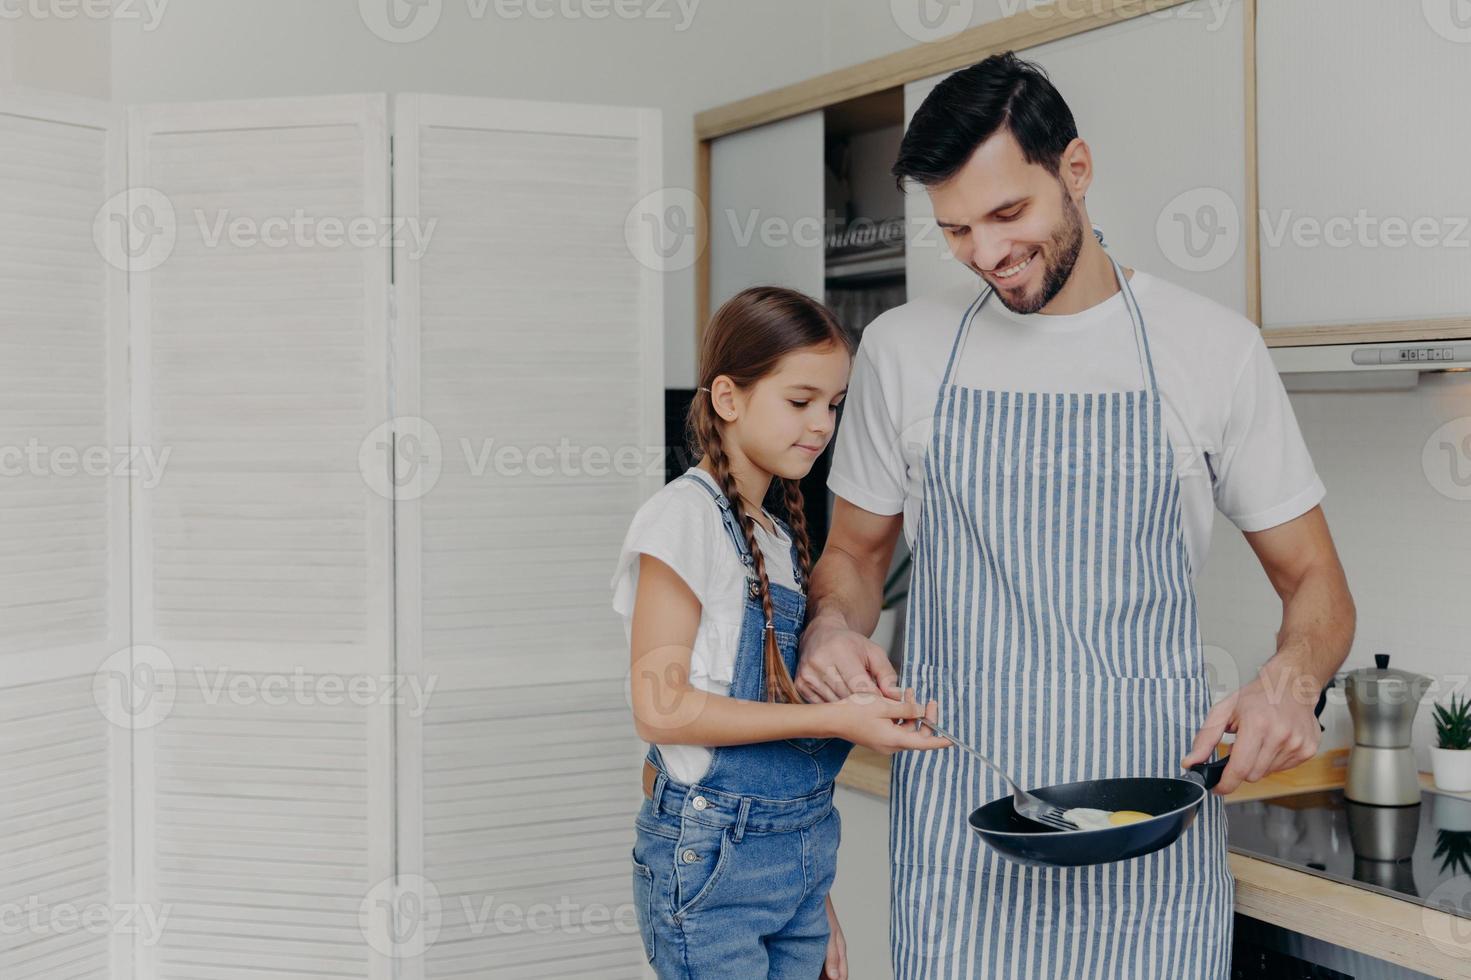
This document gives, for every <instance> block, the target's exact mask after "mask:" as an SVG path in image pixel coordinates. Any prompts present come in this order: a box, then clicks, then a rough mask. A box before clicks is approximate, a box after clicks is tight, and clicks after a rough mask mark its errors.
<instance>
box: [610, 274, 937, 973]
mask: <svg viewBox="0 0 1471 980" xmlns="http://www.w3.org/2000/svg"><path fill="white" fill-rule="evenodd" d="M852 353H853V351H852V340H851V339H850V338H849V336H848V334H847V333H846V332H845V331H844V330H843V329H842V327H841V326H840V325H839V324H838V322H837V321H836V319H834V317H833V316H832V314H831V313H830V312H829V311H828V310H827V309H826V308H825V307H823V306H822V305H821V304H820V303H818V302H816V301H815V300H813V299H811V298H809V297H807V296H805V295H803V294H801V293H798V292H794V291H792V290H789V289H780V288H775V287H757V288H753V289H747V290H745V291H744V292H742V293H739V294H738V295H736V296H734V297H733V298H731V299H730V300H729V301H728V302H726V303H725V304H724V305H723V306H721V308H720V309H719V310H718V311H717V312H716V314H715V316H714V317H713V318H712V320H711V322H710V325H709V327H708V329H707V330H706V332H705V337H704V341H703V345H702V348H701V350H700V361H699V377H700V387H699V390H698V392H696V396H697V397H696V398H695V400H694V403H693V405H692V406H691V408H690V415H689V420H688V421H689V430H690V434H691V441H692V443H693V445H694V448H695V449H697V450H698V453H699V455H700V457H701V458H700V461H699V463H698V464H697V465H695V466H692V467H690V468H689V470H687V471H686V472H685V473H684V474H683V475H681V476H680V477H678V478H677V479H675V480H674V481H673V482H672V483H670V484H669V485H667V486H665V487H664V488H663V489H661V490H660V491H659V492H658V493H656V494H655V495H654V496H653V497H651V498H650V499H649V500H648V502H647V503H645V504H644V505H643V507H641V508H640V509H639V511H638V514H637V515H636V516H635V517H634V519H633V523H632V526H631V527H630V528H629V531H628V535H627V538H626V539H625V541H624V544H623V550H622V554H621V555H620V558H619V564H618V570H617V572H616V573H615V575H614V580H613V584H614V600H613V606H614V608H615V609H617V610H618V611H619V612H620V613H622V614H623V615H624V616H625V617H628V619H629V622H628V623H627V625H628V629H629V638H630V647H631V651H632V672H631V675H630V692H629V693H630V696H631V699H632V704H633V712H634V719H635V722H636V725H637V727H638V732H639V735H640V736H641V737H643V738H644V739H645V740H647V741H649V742H650V743H653V744H652V745H651V747H650V749H649V754H648V758H647V760H646V761H645V763H644V796H645V799H644V802H643V805H642V807H641V809H640V810H639V813H638V817H637V819H636V821H635V828H636V834H635V843H634V847H633V894H634V903H635V908H636V910H637V915H638V921H639V926H640V929H641V930H642V933H643V941H644V948H645V952H646V953H647V954H648V956H649V961H650V962H651V963H652V965H653V967H654V969H655V971H656V972H657V974H658V976H659V977H660V978H661V980H675V978H679V980H730V978H740V980H760V978H763V977H765V978H769V980H787V978H792V980H817V978H819V977H826V978H831V980H846V977H847V964H846V950H845V946H844V943H843V936H842V932H841V930H840V929H839V928H838V925H837V919H836V916H835V914H834V912H833V909H832V903H831V901H830V900H829V899H828V894H827V893H828V889H829V887H830V886H831V884H832V880H833V873H834V870H835V868H836V864H837V848H838V837H839V819H838V812H837V810H836V809H834V808H833V779H834V777H835V776H837V774H838V770H839V769H840V768H841V767H842V764H843V760H844V759H845V758H846V757H847V754H848V750H849V749H850V748H852V743H854V742H858V743H861V744H864V745H869V746H871V747H873V748H875V749H878V750H879V751H882V752H885V753H892V752H894V751H896V750H899V749H930V748H943V747H945V746H947V745H948V744H949V743H948V742H946V741H945V740H943V739H940V738H937V737H934V736H931V735H927V734H923V733H921V732H916V731H913V730H912V726H911V728H905V727H904V725H903V720H904V719H914V718H918V717H921V716H925V715H926V709H925V707H923V706H920V705H918V704H915V703H913V699H912V696H910V694H909V692H906V698H905V700H904V701H894V700H888V699H885V698H883V697H882V696H880V695H877V694H855V695H852V696H851V697H849V698H847V699H845V700H843V701H836V702H832V703H828V704H805V703H803V701H802V698H801V696H800V695H799V694H798V693H797V690H796V688H795V687H794V685H793V682H792V676H793V673H794V672H795V670H796V666H797V641H798V637H799V635H800V634H801V632H802V627H803V617H804V614H805V612H806V596H805V594H804V592H803V586H804V583H805V582H806V580H807V577H808V575H809V574H810V572H811V548H810V544H809V542H808V540H807V529H806V523H805V521H804V519H803V512H802V493H801V490H800V489H799V487H798V481H799V480H801V478H802V477H803V476H805V475H806V474H807V472H808V471H809V470H810V469H811V468H812V464H813V462H814V461H815V460H816V459H817V457H818V455H819V454H820V453H821V452H822V451H823V449H824V447H825V446H826V445H827V443H828V441H829V439H830V438H831V437H832V434H833V426H834V423H835V421H836V413H837V406H838V403H839V402H841V401H842V399H843V394H844V393H845V392H846V391H847V385H848V371H849V367H850V364H851V358H852ZM773 477H774V478H776V479H778V480H779V481H780V487H781V494H782V498H783V501H784V504H785V511H786V514H787V517H788V520H790V521H791V527H790V528H788V526H787V524H786V523H784V522H783V521H781V520H780V519H778V518H777V517H776V516H775V515H774V514H772V513H771V512H769V511H767V510H765V509H764V508H763V507H762V505H761V504H762V501H764V500H765V499H766V497H767V496H768V491H769V489H770V487H771V482H772V479H773ZM928 716H929V717H931V718H933V717H934V714H933V712H930V713H929V715H928Z"/></svg>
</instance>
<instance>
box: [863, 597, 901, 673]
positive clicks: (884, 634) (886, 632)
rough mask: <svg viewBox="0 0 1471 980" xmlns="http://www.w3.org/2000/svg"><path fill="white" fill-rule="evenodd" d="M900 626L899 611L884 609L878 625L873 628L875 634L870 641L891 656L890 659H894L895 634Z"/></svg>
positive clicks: (880, 614) (880, 613) (870, 637)
mask: <svg viewBox="0 0 1471 980" xmlns="http://www.w3.org/2000/svg"><path fill="white" fill-rule="evenodd" d="M898 625H899V610H898V608H897V607H895V608H893V609H884V610H880V612H879V621H878V625H877V626H875V627H874V628H873V634H872V635H871V636H869V639H870V640H872V641H873V642H875V643H877V644H878V645H879V646H881V647H883V648H884V650H886V651H887V652H888V654H889V659H890V660H892V659H894V633H895V631H896V629H897V627H898Z"/></svg>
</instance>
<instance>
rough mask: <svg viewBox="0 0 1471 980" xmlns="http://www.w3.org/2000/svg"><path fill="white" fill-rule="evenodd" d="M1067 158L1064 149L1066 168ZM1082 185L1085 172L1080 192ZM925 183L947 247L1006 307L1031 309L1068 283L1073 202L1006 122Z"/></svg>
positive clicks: (1079, 231) (1078, 228)
mask: <svg viewBox="0 0 1471 980" xmlns="http://www.w3.org/2000/svg"><path fill="white" fill-rule="evenodd" d="M1074 145H1075V146H1081V141H1075V143H1074ZM1069 149H1070V150H1071V149H1072V147H1070V148H1069ZM1083 155H1084V156H1085V157H1086V151H1085V152H1084V154H1083ZM1069 157H1070V154H1069V153H1064V154H1063V166H1064V171H1063V172H1064V173H1066V172H1067V170H1066V166H1067V163H1068V160H1069ZM1085 169H1086V168H1085ZM1086 186H1087V180H1086V178H1085V179H1084V180H1083V181H1082V182H1081V188H1080V190H1079V191H1078V193H1079V196H1080V197H1081V193H1082V190H1083V189H1086ZM928 190H929V195H930V202H931V203H932V204H933V205H934V210H935V219H936V221H937V222H938V223H939V225H940V227H941V229H943V231H944V233H945V241H946V242H947V243H948V244H949V246H950V252H951V254H953V255H954V256H955V258H956V259H958V260H959V261H961V262H963V263H965V264H966V265H967V266H969V267H970V268H971V270H972V271H974V272H975V273H976V274H977V275H978V276H980V277H981V278H983V279H985V280H986V281H987V282H988V283H990V284H991V285H992V286H993V287H994V288H995V290H996V295H997V296H998V297H1000V299H1001V302H1002V303H1004V304H1006V307H1007V308H1008V309H1010V310H1012V311H1013V312H1016V313H1036V312H1037V311H1038V310H1040V309H1042V308H1043V307H1044V306H1046V305H1047V304H1048V303H1050V302H1051V301H1052V298H1053V297H1054V296H1056V295H1057V294H1058V292H1059V291H1060V290H1061V289H1062V287H1063V286H1064V285H1065V284H1066V283H1067V281H1068V277H1069V276H1070V275H1072V271H1073V265H1074V264H1075V263H1076V262H1077V261H1078V252H1079V251H1080V250H1081V249H1082V246H1083V219H1082V214H1081V212H1080V210H1079V207H1078V203H1077V202H1076V201H1075V200H1073V197H1072V194H1071V193H1070V192H1069V190H1068V189H1067V187H1065V186H1064V184H1063V182H1062V180H1060V179H1059V177H1058V175H1057V174H1054V173H1053V172H1052V171H1051V170H1049V169H1048V168H1046V167H1044V166H1041V165H1040V164H1035V163H1028V162H1027V159H1026V157H1025V156H1023V155H1022V149H1021V147H1020V146H1019V145H1018V144H1017V142H1016V138H1015V137H1013V136H1012V135H1011V131H1010V130H1009V129H1007V128H1006V127H1004V126H1003V127H1002V128H1000V129H998V130H997V131H996V133H995V134H994V135H992V136H991V137H990V138H989V139H987V140H986V141H985V142H984V143H982V144H981V145H980V146H978V147H976V151H975V153H973V154H971V157H970V159H969V160H967V161H966V162H965V165H964V166H962V167H961V168H960V170H959V171H957V172H956V174H955V176H953V177H951V178H950V179H949V180H947V181H945V182H944V183H941V184H936V185H933V186H931V187H929V188H928Z"/></svg>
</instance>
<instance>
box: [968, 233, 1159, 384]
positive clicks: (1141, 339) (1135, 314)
mask: <svg viewBox="0 0 1471 980" xmlns="http://www.w3.org/2000/svg"><path fill="white" fill-rule="evenodd" d="M1108 261H1109V263H1110V264H1111V265H1112V266H1113V273H1114V277H1115V278H1116V279H1118V283H1119V292H1121V293H1122V294H1123V296H1124V307H1125V308H1126V309H1127V310H1128V311H1129V319H1130V321H1132V323H1133V326H1134V349H1135V350H1136V351H1137V352H1138V354H1139V366H1140V368H1141V369H1142V370H1141V371H1140V374H1141V375H1143V379H1144V387H1145V388H1146V390H1148V392H1149V393H1150V394H1151V395H1155V394H1157V393H1158V391H1159V383H1158V381H1157V380H1156V379H1155V376H1154V357H1153V355H1152V354H1150V352H1149V334H1148V333H1147V332H1146V331H1145V329H1144V314H1143V313H1142V312H1141V311H1140V309H1139V302H1138V300H1136V299H1135V298H1134V290H1133V289H1132V288H1131V287H1130V286H1129V280H1128V279H1127V278H1125V276H1124V270H1123V268H1122V267H1121V266H1120V265H1119V264H1118V262H1116V261H1114V257H1113V256H1112V255H1110V256H1108ZM994 291H995V290H994V289H993V288H992V287H991V284H990V283H986V287H985V288H984V289H982V290H981V294H980V295H979V296H977V297H976V298H975V299H974V300H972V301H971V304H970V306H969V307H968V308H967V309H966V311H965V315H964V316H963V317H961V318H960V327H959V328H958V329H957V330H956V331H955V340H954V342H952V343H951V345H950V359H949V361H947V362H946V364H945V374H944V376H943V377H942V378H941V379H940V387H941V388H945V387H947V386H948V385H949V384H950V377H951V375H952V374H954V372H955V365H956V363H957V362H958V361H959V360H960V354H961V351H962V350H964V349H965V339H966V336H967V334H968V333H969V332H970V324H971V321H972V320H974V319H975V317H976V314H978V313H979V312H980V310H981V307H982V306H985V305H986V300H988V299H990V298H991V293H992V292H994Z"/></svg>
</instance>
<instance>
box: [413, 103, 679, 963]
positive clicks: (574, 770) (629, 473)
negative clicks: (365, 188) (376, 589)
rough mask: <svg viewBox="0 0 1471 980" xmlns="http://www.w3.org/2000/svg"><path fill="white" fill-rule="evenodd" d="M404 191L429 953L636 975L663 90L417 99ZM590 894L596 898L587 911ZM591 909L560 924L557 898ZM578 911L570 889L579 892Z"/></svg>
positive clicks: (422, 944)
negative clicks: (635, 688)
mask: <svg viewBox="0 0 1471 980" xmlns="http://www.w3.org/2000/svg"><path fill="white" fill-rule="evenodd" d="M394 118H395V126H394V132H395V137H394V140H395V142H394V151H395V209H396V211H397V213H398V214H400V215H401V216H402V217H403V218H404V219H405V220H407V221H409V222H418V223H419V224H420V225H422V226H423V227H425V228H426V229H427V228H429V227H431V225H432V227H433V234H432V238H431V239H430V240H429V243H428V246H427V248H425V249H424V250H423V252H422V255H420V256H417V257H415V256H412V255H410V254H409V253H408V252H407V251H405V250H403V249H400V250H398V251H397V253H396V266H395V274H396V285H397V292H398V296H399V302H400V320H399V327H398V329H397V330H396V333H395V349H396V352H397V355H396V367H395V391H396V398H397V406H396V409H395V411H396V414H397V415H398V419H397V420H396V429H397V434H398V440H399V442H398V446H399V449H398V452H397V453H396V454H395V462H396V465H397V471H396V479H395V483H396V485H397V487H398V502H397V506H396V513H397V518H396V531H397V541H398V549H397V555H396V560H397V569H398V574H397V588H398V654H399V661H398V662H399V669H400V671H402V672H404V673H405V674H407V675H409V676H411V677H414V678H418V679H421V680H422V682H423V684H424V685H425V686H426V687H427V686H428V685H430V684H433V685H435V687H434V689H433V694H432V697H430V699H429V700H428V704H427V710H422V711H416V710H410V708H409V707H406V708H404V709H401V710H400V714H399V725H398V737H399V760H400V766H399V780H400V784H399V786H400V792H399V798H400V811H399V812H400V827H399V841H400V855H399V869H400V873H401V875H402V878H401V885H402V887H403V889H404V891H403V896H402V897H403V899H404V900H405V901H404V911H405V912H412V911H414V910H415V909H422V910H423V913H424V914H423V916H422V917H419V918H417V919H414V920H411V921H405V922H403V923H402V928H401V929H400V933H401V939H402V940H403V941H404V944H405V956H404V958H403V959H402V960H401V962H400V970H401V974H400V975H401V976H404V977H410V978H411V977H424V976H429V977H464V978H475V977H483V976H487V975H491V974H498V973H502V972H503V973H505V974H506V975H507V976H518V977H548V978H550V977H558V978H562V977H565V978H574V977H588V978H599V980H601V978H632V977H638V976H641V975H643V971H644V970H646V969H647V959H646V957H645V955H644V952H643V948H642V943H641V940H640V937H639V934H638V930H637V928H636V926H634V925H632V923H633V921H634V920H633V909H632V906H631V905H630V902H631V883H632V866H631V865H630V863H629V851H630V848H631V847H632V843H633V819H634V815H635V813H636V812H637V810H638V806H639V803H640V802H641V800H642V796H641V790H640V782H639V775H640V772H639V768H640V760H641V757H642V755H643V752H644V749H645V746H644V745H643V743H642V742H641V741H640V740H639V739H638V737H637V735H636V734H635V731H634V726H633V719H632V715H631V713H630V711H629V707H628V702H627V700H626V698H625V693H624V682H625V677H626V675H627V674H628V669H629V652H628V645H627V640H626V638H625V636H624V634H623V628H622V624H621V623H620V622H619V620H618V617H617V616H616V615H615V614H614V613H613V611H612V609H611V608H610V606H609V600H610V594H609V591H608V582H609V579H610V577H611V575H612V572H613V566H614V560H615V558H616V557H617V554H618V549H619V546H620V544H621V543H622V540H623V535H624V534H625V532H626V531H627V526H628V521H629V519H630V518H631V517H632V515H633V513H634V512H635V511H636V510H637V509H638V507H639V505H640V504H641V503H642V502H643V501H644V500H645V499H646V498H647V497H648V496H649V495H650V494H651V493H653V492H654V491H655V490H657V489H658V488H659V486H661V485H662V483H663V470H662V466H663V455H662V451H661V447H662V446H663V415H662V412H663V388H664V384H663V377H662V371H663V352H662V336H663V313H662V309H661V299H660V297H661V284H660V278H661V275H660V272H659V270H658V265H659V263H658V262H657V261H652V260H651V258H652V257H651V256H648V255H645V256H644V257H643V259H642V260H640V259H639V258H637V257H636V254H642V253H638V252H637V250H636V249H631V247H630V245H629V236H630V235H633V234H637V233H639V231H640V230H642V224H641V219H642V216H644V215H663V214H664V213H665V208H664V206H663V205H662V204H661V203H660V202H659V200H658V199H657V198H654V199H650V197H649V195H650V194H654V193H656V192H657V189H658V188H659V185H660V167H659V159H660V152H661V148H660V135H659V115H658V113H657V112H656V111H653V110H639V109H628V108H611V107H601V106H582V105H558V104H552V103H527V102H518V101H508V100H493V99H474V98H449V97H442V96H427V95H426V96H401V97H399V98H398V99H397V100H396V102H395V110H394ZM568 909H570V912H567V911H565V910H568ZM538 910H551V911H549V912H548V913H547V915H551V916H552V917H553V920H555V921H556V922H560V921H561V920H560V919H556V917H557V916H562V915H564V914H566V915H570V916H571V919H570V924H569V925H562V926H557V927H555V928H549V927H548V925H547V921H548V920H547V915H543V914H540V913H538ZM557 910H563V911H557Z"/></svg>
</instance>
